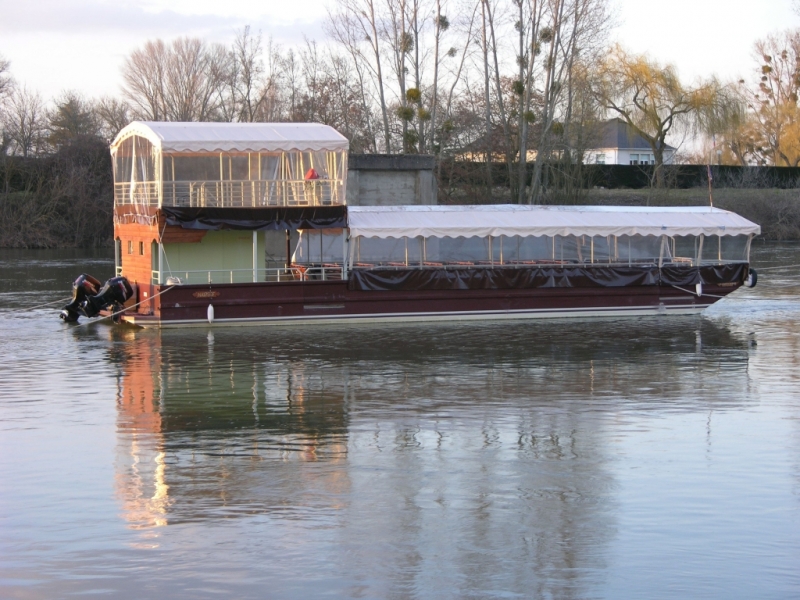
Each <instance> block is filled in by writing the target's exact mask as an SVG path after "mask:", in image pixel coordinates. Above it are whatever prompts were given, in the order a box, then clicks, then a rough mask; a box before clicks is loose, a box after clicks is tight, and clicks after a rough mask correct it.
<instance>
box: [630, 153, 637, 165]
mask: <svg viewBox="0 0 800 600" xmlns="http://www.w3.org/2000/svg"><path fill="white" fill-rule="evenodd" d="M631 164H632V165H638V164H639V155H638V154H631Z"/></svg>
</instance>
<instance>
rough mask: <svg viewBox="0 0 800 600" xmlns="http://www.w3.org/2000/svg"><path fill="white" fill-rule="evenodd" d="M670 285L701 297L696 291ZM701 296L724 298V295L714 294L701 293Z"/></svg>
mask: <svg viewBox="0 0 800 600" xmlns="http://www.w3.org/2000/svg"><path fill="white" fill-rule="evenodd" d="M672 287H674V288H675V289H677V290H680V291H682V292H686V293H687V294H691V295H692V296H697V297H698V298H701V297H702V296H701V295H700V294H698V293H697V292H693V291H692V290H687V289H685V288H682V287H680V286H677V285H673V286H672ZM703 296H708V297H709V298H725V296H717V295H715V294H703Z"/></svg>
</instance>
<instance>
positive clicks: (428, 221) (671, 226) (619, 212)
mask: <svg viewBox="0 0 800 600" xmlns="http://www.w3.org/2000/svg"><path fill="white" fill-rule="evenodd" d="M347 222H348V226H349V227H350V235H352V236H363V237H377V238H388V237H391V238H401V237H416V236H425V237H429V236H433V237H462V236H463V237H472V236H480V237H485V236H488V235H492V236H500V235H506V236H515V235H519V236H543V235H547V236H555V235H590V236H595V235H600V236H607V235H655V236H660V235H671V236H674V235H700V234H704V235H742V234H745V235H749V234H758V233H760V232H761V228H760V227H759V226H758V225H756V224H755V223H752V222H750V221H748V220H747V219H745V218H744V217H740V216H739V215H737V214H736V213H732V212H729V211H727V210H722V209H719V208H711V207H708V206H668V207H664V206H549V205H548V206H541V205H533V206H526V205H519V204H499V205H478V206H447V205H434V206H348V207H347Z"/></svg>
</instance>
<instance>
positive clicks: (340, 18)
mask: <svg viewBox="0 0 800 600" xmlns="http://www.w3.org/2000/svg"><path fill="white" fill-rule="evenodd" d="M338 5H339V11H338V12H335V13H329V19H328V21H329V23H328V26H329V31H330V33H331V35H332V37H333V38H334V40H336V41H337V42H338V43H340V44H342V45H343V46H344V47H345V49H346V50H347V52H348V54H350V55H351V56H353V57H354V59H355V58H357V59H360V63H361V64H362V65H364V67H365V71H364V72H365V74H369V76H370V78H371V79H372V82H371V83H372V87H373V88H374V90H375V93H376V95H377V97H378V102H379V106H380V111H381V117H382V120H383V137H384V140H383V141H384V151H385V152H391V151H392V137H391V131H390V129H389V112H388V107H387V102H386V86H385V81H384V75H383V61H384V56H383V46H382V44H381V37H382V36H381V35H380V33H381V31H382V24H381V21H380V17H379V15H378V13H377V10H376V7H375V0H340V2H339V3H338ZM364 44H366V46H367V48H364V47H363V45H364ZM362 89H365V88H362Z"/></svg>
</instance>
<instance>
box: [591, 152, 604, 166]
mask: <svg viewBox="0 0 800 600" xmlns="http://www.w3.org/2000/svg"><path fill="white" fill-rule="evenodd" d="M594 162H596V163H597V164H598V165H604V164H606V155H605V154H597V155H596V156H595V159H594Z"/></svg>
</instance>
